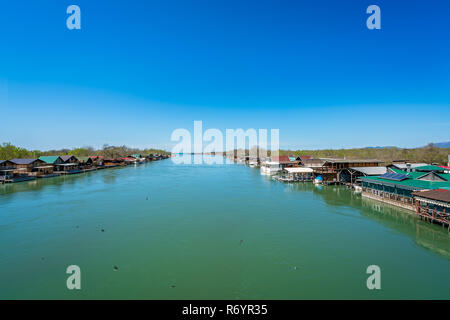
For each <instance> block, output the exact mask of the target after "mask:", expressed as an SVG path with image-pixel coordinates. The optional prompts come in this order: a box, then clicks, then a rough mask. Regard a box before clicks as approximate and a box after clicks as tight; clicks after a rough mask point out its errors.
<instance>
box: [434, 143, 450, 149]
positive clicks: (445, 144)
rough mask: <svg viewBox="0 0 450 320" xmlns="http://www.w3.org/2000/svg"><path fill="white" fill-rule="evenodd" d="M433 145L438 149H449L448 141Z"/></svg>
mask: <svg viewBox="0 0 450 320" xmlns="http://www.w3.org/2000/svg"><path fill="white" fill-rule="evenodd" d="M434 145H435V146H436V147H439V148H450V141H447V142H438V143H435V144H434Z"/></svg>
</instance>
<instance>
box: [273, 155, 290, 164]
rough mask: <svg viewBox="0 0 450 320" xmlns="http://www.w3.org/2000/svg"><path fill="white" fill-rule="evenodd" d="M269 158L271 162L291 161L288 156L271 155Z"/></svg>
mask: <svg viewBox="0 0 450 320" xmlns="http://www.w3.org/2000/svg"><path fill="white" fill-rule="evenodd" d="M270 160H271V161H272V162H278V163H283V162H284V163H288V162H291V160H290V159H289V156H273V157H270Z"/></svg>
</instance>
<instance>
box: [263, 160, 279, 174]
mask: <svg viewBox="0 0 450 320" xmlns="http://www.w3.org/2000/svg"><path fill="white" fill-rule="evenodd" d="M280 171H281V168H280V164H279V163H278V162H272V161H267V162H264V163H263V164H262V165H261V174H263V175H273V174H276V173H278V172H280Z"/></svg>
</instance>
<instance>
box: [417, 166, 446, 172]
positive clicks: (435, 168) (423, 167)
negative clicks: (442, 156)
mask: <svg viewBox="0 0 450 320" xmlns="http://www.w3.org/2000/svg"><path fill="white" fill-rule="evenodd" d="M414 169H415V170H420V171H444V168H441V167H438V166H433V165H428V166H421V167H416V168H414Z"/></svg>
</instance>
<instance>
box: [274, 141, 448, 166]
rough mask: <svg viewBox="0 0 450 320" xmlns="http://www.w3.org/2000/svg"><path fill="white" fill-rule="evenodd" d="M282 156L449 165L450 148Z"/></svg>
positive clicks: (310, 152) (306, 152)
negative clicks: (404, 161) (405, 161)
mask: <svg viewBox="0 0 450 320" xmlns="http://www.w3.org/2000/svg"><path fill="white" fill-rule="evenodd" d="M280 154H282V155H291V154H295V155H311V156H313V157H314V158H347V159H378V160H382V161H384V162H386V163H390V162H392V161H395V160H407V161H409V162H425V163H438V164H441V165H447V161H448V155H449V154H450V148H439V147H436V146H435V145H434V144H432V143H430V144H428V145H427V146H425V147H423V148H413V149H402V148H397V147H388V148H358V149H325V150H297V151H290V150H280Z"/></svg>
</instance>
